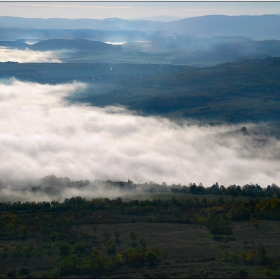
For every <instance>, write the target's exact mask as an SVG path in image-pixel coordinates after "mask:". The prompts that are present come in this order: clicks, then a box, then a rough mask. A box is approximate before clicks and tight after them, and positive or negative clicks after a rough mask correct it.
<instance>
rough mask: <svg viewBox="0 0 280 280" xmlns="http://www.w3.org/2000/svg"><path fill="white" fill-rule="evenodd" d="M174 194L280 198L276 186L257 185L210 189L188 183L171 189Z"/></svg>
mask: <svg viewBox="0 0 280 280" xmlns="http://www.w3.org/2000/svg"><path fill="white" fill-rule="evenodd" d="M171 190H172V192H174V193H192V194H217V195H233V196H238V195H243V196H251V197H280V188H279V187H278V186H277V185H276V184H274V183H273V184H271V185H268V186H267V187H266V188H262V187H261V186H260V185H258V184H246V185H244V186H239V185H235V184H233V185H229V186H228V187H225V186H224V185H219V184H218V183H215V184H213V185H212V186H211V187H204V186H203V185H202V184H199V185H196V184H195V183H190V184H189V186H182V187H172V189H171Z"/></svg>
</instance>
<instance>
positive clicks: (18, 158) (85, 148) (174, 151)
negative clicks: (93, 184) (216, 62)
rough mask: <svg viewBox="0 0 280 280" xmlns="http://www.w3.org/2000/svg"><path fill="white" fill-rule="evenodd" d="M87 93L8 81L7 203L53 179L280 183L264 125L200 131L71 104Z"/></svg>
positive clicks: (1, 104) (4, 86)
mask: <svg viewBox="0 0 280 280" xmlns="http://www.w3.org/2000/svg"><path fill="white" fill-rule="evenodd" d="M86 87H87V85H86V84H83V83H79V82H73V83H71V84H60V85H47V84H45V85H42V84H37V83H30V82H22V81H18V80H15V79H11V80H5V81H4V80H2V81H1V82H0V115H1V118H0V129H1V134H0V154H1V159H2V163H1V165H0V178H1V179H2V184H1V186H2V187H1V192H0V195H1V198H2V199H4V198H5V197H7V198H8V197H10V200H18V199H31V198H30V197H29V194H28V195H27V193H28V192H26V195H25V194H24V192H17V189H22V188H23V187H24V188H25V187H30V186H31V185H34V182H37V181H36V180H39V179H40V178H42V177H44V176H46V175H47V174H54V175H56V176H58V177H69V178H70V179H71V180H74V181H75V180H90V181H94V180H102V181H106V180H112V181H115V180H119V181H127V179H128V178H129V179H131V180H133V181H134V182H137V183H145V182H150V181H154V182H157V183H159V184H161V183H162V182H166V183H167V184H169V185H171V184H178V183H180V184H186V185H187V184H189V183H190V182H196V183H197V184H199V183H200V182H201V183H203V184H204V185H205V186H210V185H212V184H213V183H214V182H219V183H220V184H224V185H226V186H228V185H230V184H233V183H234V184H240V185H244V184H247V183H251V182H252V183H258V184H260V185H261V186H263V187H266V186H267V185H268V184H272V183H276V184H278V182H279V179H280V168H279V166H280V164H279V163H280V152H279V151H280V149H279V147H280V141H279V140H277V139H276V138H274V137H269V136H264V135H263V136H260V135H255V134H254V133H252V132H253V131H257V130H258V125H257V124H240V125H229V126H227V125H222V126H197V125H195V122H192V121H191V120H186V121H185V122H183V123H181V124H177V123H174V122H172V121H170V120H168V119H165V118H159V117H143V116H138V115H137V114H136V112H131V111H128V110H126V109H125V108H119V107H106V108H98V107H91V106H87V105H86V104H84V105H82V104H69V103H67V102H66V101H65V99H64V97H66V96H68V95H70V94H73V93H76V94H78V93H79V92H81V91H83V90H84V89H85V88H86ZM263 125H264V124H262V126H263ZM245 126H246V129H245V128H243V129H241V128H242V127H245ZM11 182H12V183H11ZM15 182H16V183H15ZM58 188H59V186H58ZM104 189H106V188H103V187H100V186H98V188H97V191H96V192H93V191H92V189H91V188H82V189H81V188H78V187H77V188H76V187H73V188H72V187H71V188H64V191H63V193H62V194H61V192H59V195H58V194H55V192H56V190H55V189H54V190H53V192H54V193H53V194H52V196H51V198H55V197H56V195H57V197H58V198H59V199H62V198H63V197H64V198H65V196H66V197H69V196H76V195H81V196H89V197H94V196H97V197H99V196H107V197H108V192H107V190H106V191H104ZM31 193H32V196H34V198H33V199H32V200H44V199H49V197H48V195H46V196H44V194H42V192H40V191H38V192H37V195H36V194H34V193H36V192H31ZM112 196H119V195H118V194H115V193H114V195H112Z"/></svg>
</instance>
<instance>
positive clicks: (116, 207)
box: [0, 196, 280, 239]
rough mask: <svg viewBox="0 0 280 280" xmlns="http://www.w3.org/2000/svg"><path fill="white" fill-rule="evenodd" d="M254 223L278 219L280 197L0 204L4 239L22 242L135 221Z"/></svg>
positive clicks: (81, 200)
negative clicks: (83, 227) (85, 226)
mask: <svg viewBox="0 0 280 280" xmlns="http://www.w3.org/2000/svg"><path fill="white" fill-rule="evenodd" d="M254 219H255V220H259V219H269V220H280V198H264V199H259V198H254V199H253V198H248V199H242V200H239V199H233V198H232V199H231V200H228V201H225V199H224V198H223V197H222V196H221V197H219V198H217V199H213V197H212V198H211V199H207V198H205V197H204V198H202V199H199V198H198V196H195V197H190V198H182V199H176V198H175V197H172V199H166V200H163V199H153V200H148V199H146V200H142V201H141V200H132V201H123V200H122V198H117V199H113V200H110V199H108V198H96V199H92V200H86V199H84V198H82V197H72V198H70V199H65V200H64V201H63V202H59V201H55V200H54V201H51V202H25V203H22V202H15V203H13V204H8V203H0V228H1V231H0V237H1V238H2V239H13V238H17V239H18V238H26V237H32V236H33V237H36V236H41V235H47V236H49V237H50V238H51V237H52V236H53V235H54V232H55V234H56V235H60V234H62V232H65V231H66V232H67V229H70V228H71V227H72V226H76V225H83V224H112V223H114V224H117V223H134V222H142V223H189V224H204V225H206V226H207V227H208V228H209V230H210V229H211V227H212V229H213V233H215V232H221V230H219V229H215V228H214V227H220V228H222V231H224V230H226V228H228V229H229V225H230V223H231V222H232V221H247V222H250V221H254ZM219 225H222V226H219ZM213 226H214V227H213ZM228 229H227V231H228V232H229V230H228ZM210 231H211V230H210Z"/></svg>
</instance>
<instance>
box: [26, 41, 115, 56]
mask: <svg viewBox="0 0 280 280" xmlns="http://www.w3.org/2000/svg"><path fill="white" fill-rule="evenodd" d="M29 48H30V49H31V50H36V51H46V50H62V49H75V50H80V51H87V52H94V53H103V52H116V51H118V50H120V46H114V45H109V44H106V43H103V42H99V41H89V40H83V39H78V40H66V39H50V40H45V41H42V42H39V43H36V44H34V45H31V46H30V47H29Z"/></svg>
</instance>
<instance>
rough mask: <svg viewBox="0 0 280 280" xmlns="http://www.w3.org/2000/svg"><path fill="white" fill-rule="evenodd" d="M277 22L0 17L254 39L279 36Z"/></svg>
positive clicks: (10, 21)
mask: <svg viewBox="0 0 280 280" xmlns="http://www.w3.org/2000/svg"><path fill="white" fill-rule="evenodd" d="M279 26H280V15H261V16H246V15H245V16H225V15H211V16H201V17H193V18H185V19H182V20H177V21H171V22H160V21H151V20H126V19H119V18H110V19H104V20H97V19H61V18H60V19H59V18H52V19H41V18H20V17H0V28H22V29H89V30H103V31H105V30H107V31H108V30H111V31H125V30H126V31H129V30H130V31H132V30H133V31H145V32H156V31H157V32H159V31H160V32H169V33H173V34H174V35H176V34H177V35H188V36H206V37H211V36H245V37H249V38H252V39H254V40H269V39H280V32H279V31H278V29H279Z"/></svg>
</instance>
